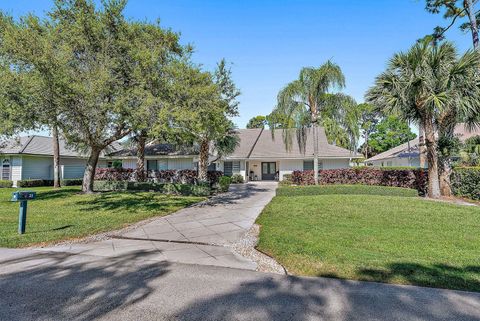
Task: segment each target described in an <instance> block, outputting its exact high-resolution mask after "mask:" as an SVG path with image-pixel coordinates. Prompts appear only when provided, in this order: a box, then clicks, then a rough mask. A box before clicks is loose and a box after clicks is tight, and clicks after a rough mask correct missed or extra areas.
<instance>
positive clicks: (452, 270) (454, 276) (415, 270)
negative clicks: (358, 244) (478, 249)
mask: <svg viewBox="0 0 480 321" xmlns="http://www.w3.org/2000/svg"><path fill="white" fill-rule="evenodd" d="M358 274H359V275H360V279H361V280H366V281H377V282H387V283H391V282H395V281H396V282H397V283H398V281H399V280H401V281H405V283H408V284H412V285H419V286H428V287H438V288H445V289H454V290H465V291H476V292H480V266H465V267H455V266H451V265H446V264H432V265H422V264H418V263H404V262H400V263H391V264H389V265H387V267H386V268H385V269H361V270H359V271H358Z"/></svg>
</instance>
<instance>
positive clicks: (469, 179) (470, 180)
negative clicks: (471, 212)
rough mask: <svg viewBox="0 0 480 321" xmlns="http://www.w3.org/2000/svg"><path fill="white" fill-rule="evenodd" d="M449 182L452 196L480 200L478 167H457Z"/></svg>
mask: <svg viewBox="0 0 480 321" xmlns="http://www.w3.org/2000/svg"><path fill="white" fill-rule="evenodd" d="M450 181H451V184H452V191H453V194H455V195H457V196H462V197H467V198H470V199H473V200H480V167H457V168H455V169H454V171H453V173H452V176H451V178H450Z"/></svg>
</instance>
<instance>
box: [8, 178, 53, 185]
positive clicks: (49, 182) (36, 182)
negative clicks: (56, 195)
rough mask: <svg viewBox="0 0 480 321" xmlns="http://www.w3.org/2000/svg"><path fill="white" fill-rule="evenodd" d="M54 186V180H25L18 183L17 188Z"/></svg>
mask: <svg viewBox="0 0 480 321" xmlns="http://www.w3.org/2000/svg"><path fill="white" fill-rule="evenodd" d="M39 186H53V180H52V179H23V180H20V181H17V187H39Z"/></svg>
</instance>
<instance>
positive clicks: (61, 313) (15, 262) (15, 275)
mask: <svg viewBox="0 0 480 321" xmlns="http://www.w3.org/2000/svg"><path fill="white" fill-rule="evenodd" d="M157 253H158V252H157ZM148 256H149V253H148V251H136V252H135V253H133V254H128V255H124V256H121V257H117V258H109V259H108V261H107V260H97V262H95V260H92V258H91V257H88V260H84V261H82V257H80V256H75V255H73V254H67V253H34V254H31V255H28V256H24V257H20V258H12V259H8V260H6V261H3V262H1V263H0V271H1V270H3V271H4V272H5V271H6V270H5V269H6V268H13V269H14V272H12V273H9V274H2V275H0V320H19V321H22V320H25V321H26V320H37V319H42V320H94V319H97V318H101V317H102V316H104V315H106V314H108V313H110V312H112V311H115V310H116V309H118V308H119V307H125V306H129V305H134V304H136V303H138V302H140V301H142V300H144V299H145V298H147V297H148V296H149V295H150V294H151V293H152V292H153V291H154V289H153V288H152V287H151V286H150V285H149V283H150V282H151V281H152V280H155V279H158V278H160V277H163V276H164V275H166V274H167V273H168V272H169V269H168V267H169V264H168V263H166V262H152V263H148V264H145V263H144V264H142V265H137V264H136V263H138V262H137V260H139V259H142V260H145V259H148ZM70 259H73V260H70ZM98 261H101V262H98Z"/></svg>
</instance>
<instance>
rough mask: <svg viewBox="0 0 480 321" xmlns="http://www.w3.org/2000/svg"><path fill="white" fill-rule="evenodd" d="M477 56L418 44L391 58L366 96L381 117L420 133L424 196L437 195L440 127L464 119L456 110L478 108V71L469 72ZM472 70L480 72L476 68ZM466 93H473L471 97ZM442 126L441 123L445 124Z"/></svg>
mask: <svg viewBox="0 0 480 321" xmlns="http://www.w3.org/2000/svg"><path fill="white" fill-rule="evenodd" d="M477 55H478V54H477V53H475V52H471V51H469V52H467V53H466V54H465V55H464V56H463V57H461V58H460V59H458V58H457V53H456V50H455V47H454V46H453V45H452V44H451V43H449V42H445V43H442V44H441V45H439V46H433V45H431V44H428V43H426V42H422V43H417V44H415V45H414V46H413V47H412V48H411V49H410V50H409V51H407V52H401V53H397V54H395V55H394V56H393V58H392V59H391V60H390V62H389V65H388V68H387V70H386V71H385V72H383V73H382V74H381V75H379V76H378V77H377V78H376V80H375V85H374V86H373V87H372V88H370V90H369V91H368V92H367V95H366V98H367V100H368V101H369V102H371V103H372V104H374V105H376V106H377V107H379V108H383V109H384V111H385V112H391V113H396V114H398V115H399V116H400V117H401V118H403V119H405V120H407V121H412V122H415V123H417V124H418V125H419V127H421V128H423V130H424V133H425V144H426V150H427V163H428V195H429V196H430V197H433V198H438V197H439V196H440V184H439V171H438V155H437V140H436V136H437V134H438V128H439V127H442V126H444V125H447V124H448V126H446V127H449V128H453V127H455V124H456V123H457V122H459V120H460V119H459V118H460V117H459V116H460V115H461V114H462V112H459V111H461V110H463V111H465V112H467V110H469V109H471V111H473V110H474V109H476V108H477V107H475V106H476V105H477V104H478V101H479V100H478V97H479V95H478V94H477V93H476V92H478V88H477V87H478V77H477V71H473V70H471V69H470V67H469V66H470V65H471V64H472V63H473V61H474V60H475V59H473V57H475V56H477ZM476 59H478V58H476ZM472 68H475V69H476V70H478V64H477V67H472ZM469 78H470V79H469ZM462 87H463V88H462ZM467 88H468V89H467ZM469 90H474V91H475V93H469V92H468V91H469ZM475 100H476V101H475ZM452 109H455V110H456V111H455V114H456V115H455V116H454V117H451V116H448V117H447V115H448V114H450V112H451V110H452ZM465 114H467V113H465ZM447 118H448V121H447ZM442 119H443V120H442ZM442 121H445V123H444V124H443V125H442ZM452 125H453V127H452Z"/></svg>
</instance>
